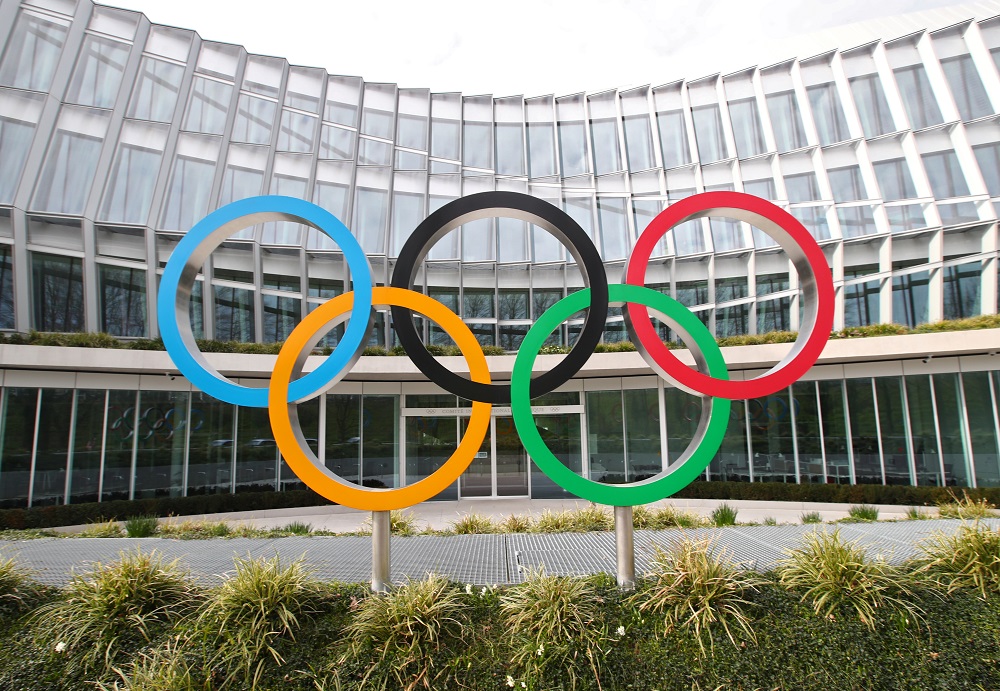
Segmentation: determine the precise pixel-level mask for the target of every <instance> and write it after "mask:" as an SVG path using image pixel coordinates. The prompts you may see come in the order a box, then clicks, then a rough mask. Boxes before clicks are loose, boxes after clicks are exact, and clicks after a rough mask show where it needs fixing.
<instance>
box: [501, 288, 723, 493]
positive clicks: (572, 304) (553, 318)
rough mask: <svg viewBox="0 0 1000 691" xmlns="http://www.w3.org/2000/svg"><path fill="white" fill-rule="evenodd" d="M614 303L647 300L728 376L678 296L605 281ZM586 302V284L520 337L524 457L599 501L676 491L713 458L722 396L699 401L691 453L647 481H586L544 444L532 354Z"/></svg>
mask: <svg viewBox="0 0 1000 691" xmlns="http://www.w3.org/2000/svg"><path fill="white" fill-rule="evenodd" d="M608 287H609V289H610V293H609V297H610V299H611V301H612V302H619V303H621V302H634V303H638V304H640V305H645V306H646V307H650V308H652V309H654V310H656V311H658V312H661V313H663V315H665V316H666V317H667V318H669V319H670V320H672V321H674V322H676V324H677V326H678V327H679V329H677V330H678V331H686V332H687V333H688V334H690V336H691V339H692V340H693V341H694V343H693V344H692V343H688V346H689V347H690V346H692V345H693V346H695V347H696V348H697V349H698V350H699V351H701V355H702V357H703V358H704V360H705V362H706V364H707V366H708V373H709V374H710V375H711V376H713V377H718V378H719V379H728V378H729V375H728V373H727V370H726V363H725V361H724V360H723V359H722V351H720V350H719V346H718V344H716V342H715V339H714V338H712V334H711V333H709V331H708V329H706V328H705V325H704V324H702V323H701V321H700V320H699V319H698V317H696V316H695V315H694V314H693V313H692V312H690V311H688V309H687V308H686V307H684V305H682V304H681V303H679V302H677V301H676V300H674V299H672V298H670V297H668V296H666V295H664V294H663V293H660V292H657V291H655V290H652V289H650V288H645V287H643V286H634V285H626V284H621V283H619V284H613V285H610V286H608ZM589 306H590V289H589V288H585V289H583V290H579V291H577V292H575V293H573V294H572V295H569V296H567V297H565V298H563V299H562V300H560V301H559V302H557V303H556V304H554V305H552V307H550V308H549V309H548V310H546V311H545V312H544V313H543V314H542V315H541V316H540V317H539V318H538V321H536V322H535V324H534V325H533V326H532V327H531V329H529V330H528V333H527V335H526V336H525V337H524V341H522V343H521V346H520V348H519V349H518V352H517V357H516V358H515V360H514V370H513V372H511V381H510V391H511V402H510V407H511V414H512V415H513V417H514V425H515V427H516V428H517V432H518V435H520V437H521V443H522V444H523V445H524V449H525V451H527V452H528V456H529V457H530V458H531V459H532V460H533V461H534V462H535V464H536V465H538V467H539V468H540V469H541V470H542V472H543V473H545V474H546V475H548V476H549V478H550V479H551V480H552V481H553V482H555V483H556V484H557V485H559V486H560V487H562V488H563V489H565V490H566V491H568V492H570V493H571V494H575V495H576V496H578V497H580V498H581V499H587V500H589V501H592V502H594V503H597V504H607V505H609V506H638V505H641V504H649V503H650V502H654V501H657V500H660V499H664V498H665V497H669V496H670V495H672V494H675V493H676V492H678V491H679V490H681V489H683V488H684V487H686V486H687V485H688V484H690V483H691V482H692V481H693V480H694V479H695V478H697V477H698V475H700V474H701V473H702V471H704V470H705V468H706V467H707V466H708V464H709V463H710V462H711V461H712V459H713V458H714V457H715V454H716V453H717V452H718V450H719V447H721V446H722V440H723V438H724V437H725V435H726V427H728V426H729V410H730V407H731V402H730V401H729V400H727V399H724V398H710V397H708V396H705V397H703V398H702V405H711V415H710V417H709V421H708V424H707V425H706V427H705V429H704V431H703V433H702V435H701V437H700V439H699V438H695V439H693V440H692V441H691V443H692V444H697V446H696V447H695V449H694V452H693V453H692V454H691V456H690V457H689V458H688V459H687V460H686V461H685V462H684V463H682V464H681V465H680V466H679V467H677V468H675V469H673V470H670V471H668V472H666V473H662V472H661V473H659V474H658V475H654V476H653V477H651V478H647V479H646V480H641V481H639V482H633V483H629V484H625V485H606V484H603V483H600V482H595V481H593V480H588V479H587V478H584V477H582V476H580V475H577V474H576V473H575V472H573V471H572V470H570V469H569V468H567V467H566V466H565V465H563V464H562V462H561V461H560V460H559V459H558V458H556V457H555V455H554V454H553V453H552V452H551V451H550V450H549V447H548V446H546V444H545V441H544V440H543V439H542V437H541V435H540V434H539V433H538V428H537V427H536V426H535V420H534V416H533V415H532V412H531V399H530V397H529V393H528V389H529V386H530V385H531V370H532V368H533V366H534V364H535V358H536V357H537V355H538V351H539V350H540V349H541V347H542V344H543V343H544V342H545V339H546V338H548V337H549V335H550V334H551V333H552V332H553V331H555V329H556V327H558V326H559V325H560V324H562V322H563V321H565V320H566V319H567V318H568V317H569V316H570V315H572V314H574V313H576V312H579V311H580V310H584V309H587V307H589Z"/></svg>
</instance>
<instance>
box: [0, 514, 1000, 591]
mask: <svg viewBox="0 0 1000 691" xmlns="http://www.w3.org/2000/svg"><path fill="white" fill-rule="evenodd" d="M285 520H287V519H285ZM986 523H987V524H989V525H990V526H991V527H993V528H997V527H1000V519H990V520H988V521H986ZM960 525H962V523H961V521H958V520H942V519H935V520H924V521H898V522H881V523H850V524H846V523H845V524H840V525H837V526H832V525H819V526H817V525H801V524H799V525H780V526H734V527H729V528H698V529H691V530H679V529H676V530H662V531H636V535H635V550H636V570H637V572H639V573H642V572H644V571H645V570H647V569H648V566H649V562H650V558H651V557H652V555H653V551H654V546H656V545H660V546H664V547H669V545H670V544H672V543H676V542H677V541H679V540H682V539H685V538H703V537H710V538H713V539H715V541H716V545H717V546H718V547H720V548H725V549H727V550H728V551H729V552H730V554H731V557H732V558H733V559H735V560H736V561H740V562H744V563H746V564H747V566H748V567H749V568H755V569H758V570H767V569H769V568H770V567H772V566H774V564H775V563H776V562H777V561H778V560H779V559H781V558H782V557H783V555H784V553H785V551H786V550H787V549H789V548H791V547H794V546H796V545H798V544H799V543H800V542H801V540H802V537H803V536H804V535H805V534H806V533H808V532H810V531H812V530H817V529H819V530H833V529H839V530H840V531H841V533H842V535H843V536H844V537H846V538H848V539H851V540H855V539H856V540H858V541H859V542H860V543H861V544H862V545H863V546H864V547H865V549H866V550H867V551H868V552H869V554H871V555H872V556H875V555H877V554H881V555H884V556H886V558H888V559H889V560H890V561H893V562H896V563H900V562H902V561H905V560H906V559H907V558H909V557H911V556H913V555H915V554H917V553H918V548H917V544H918V542H919V541H920V540H922V539H925V538H927V537H928V536H930V535H931V534H933V533H935V532H937V531H944V532H949V533H951V532H954V531H955V530H957V529H958V527H959V526H960ZM136 548H139V549H142V550H143V551H151V550H154V549H155V550H157V551H159V552H161V553H163V555H164V556H165V557H166V558H167V559H170V560H172V559H178V560H179V561H180V562H181V564H182V565H183V566H184V567H186V568H188V569H190V571H191V574H192V576H193V577H194V578H195V579H196V580H198V581H199V582H201V583H203V584H205V585H213V584H217V583H219V582H220V580H221V579H222V578H223V577H224V575H225V574H226V573H227V572H232V570H233V561H232V560H233V557H235V556H242V557H247V556H251V557H259V556H264V557H271V556H274V555H276V554H277V555H280V556H281V557H282V558H283V559H288V560H293V559H298V558H303V559H304V560H305V561H306V562H307V563H308V564H309V565H310V566H311V567H313V568H314V569H315V570H316V573H317V576H318V577H320V578H322V579H325V580H336V581H346V582H365V581H368V580H370V578H371V539H370V538H369V537H364V536H361V537H356V536H338V537H283V538H270V539H269V538H253V539H248V538H235V539H226V538H215V539H208V540H174V539H165V538H141V539H139V538H135V539H133V538H43V539H38V540H23V541H14V542H11V541H0V556H3V557H12V558H14V559H15V560H16V561H17V562H19V563H20V564H22V565H23V566H25V567H27V568H29V569H31V570H32V571H34V572H35V576H36V578H37V579H38V580H39V581H41V582H43V583H48V584H52V585H62V584H64V583H66V582H67V581H68V580H69V579H70V577H71V574H72V573H73V572H74V571H76V572H80V571H83V570H86V569H87V568H88V566H89V565H90V564H91V563H93V562H95V561H102V562H107V561H112V560H114V559H115V558H117V556H118V555H119V553H120V552H122V551H124V550H131V549H136ZM391 551H392V580H393V582H396V583H399V582H401V581H403V580H405V579H406V578H421V577H423V576H425V575H426V574H428V573H432V572H433V573H439V574H442V575H445V576H447V577H448V578H450V579H452V580H455V581H458V582H462V583H471V584H474V585H487V584H500V583H517V582H519V581H521V580H523V578H524V573H525V570H526V569H532V568H539V567H542V566H544V568H545V570H546V571H547V572H548V573H554V574H564V575H582V574H591V573H597V572H602V571H603V572H606V573H614V571H615V542H614V534H613V533H564V534H509V535H453V536H436V535H420V536H415V537H394V538H392V543H391Z"/></svg>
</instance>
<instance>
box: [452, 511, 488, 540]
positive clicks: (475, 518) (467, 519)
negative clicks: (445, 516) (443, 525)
mask: <svg viewBox="0 0 1000 691" xmlns="http://www.w3.org/2000/svg"><path fill="white" fill-rule="evenodd" d="M451 531H452V532H453V533H455V534H456V535H484V534H486V533H495V532H496V528H495V527H494V525H493V521H492V520H490V518H489V516H482V515H480V514H478V513H469V514H466V515H464V516H462V517H461V518H459V519H458V520H457V521H454V522H453V523H452V524H451Z"/></svg>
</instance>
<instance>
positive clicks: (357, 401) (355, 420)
mask: <svg viewBox="0 0 1000 691" xmlns="http://www.w3.org/2000/svg"><path fill="white" fill-rule="evenodd" d="M406 439H407V443H409V441H410V440H411V439H412V437H411V435H410V432H409V429H407V435H406ZM406 460H407V463H409V462H410V450H409V446H407V451H406ZM326 467H327V468H329V469H330V471H331V472H333V473H336V474H337V475H339V476H340V477H341V478H343V479H344V480H345V481H347V482H353V483H354V484H357V483H358V479H359V477H360V474H361V396H358V395H352V394H327V397H326ZM409 473H410V466H409V465H407V478H411V476H410V474H409ZM411 482H415V480H412V479H411Z"/></svg>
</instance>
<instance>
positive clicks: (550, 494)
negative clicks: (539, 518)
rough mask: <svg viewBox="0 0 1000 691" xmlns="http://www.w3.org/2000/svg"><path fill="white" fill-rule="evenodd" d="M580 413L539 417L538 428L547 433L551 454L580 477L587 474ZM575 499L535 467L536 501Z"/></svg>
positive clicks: (534, 495)
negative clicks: (581, 442) (584, 467)
mask: <svg viewBox="0 0 1000 691" xmlns="http://www.w3.org/2000/svg"><path fill="white" fill-rule="evenodd" d="M581 417H583V416H582V415H579V414H577V413H564V414H562V415H536V416H535V424H536V425H537V426H538V428H539V429H540V430H546V432H547V434H545V436H544V439H545V443H546V445H547V446H548V447H549V451H551V452H552V454H553V455H554V456H555V457H556V458H558V459H559V461H560V462H561V463H562V464H563V465H564V466H566V467H567V468H569V469H570V470H572V471H573V472H574V473H576V474H577V475H582V474H583V452H582V450H581V448H580V438H581V432H580V419H581ZM572 497H573V495H571V494H570V493H569V492H567V491H566V490H564V489H563V488H562V487H560V486H559V485H557V484H556V483H554V482H553V481H552V480H551V479H550V478H549V476H548V475H546V474H545V473H543V472H542V471H541V470H539V469H538V466H536V465H535V463H534V462H532V463H531V498H532V499H572Z"/></svg>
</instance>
